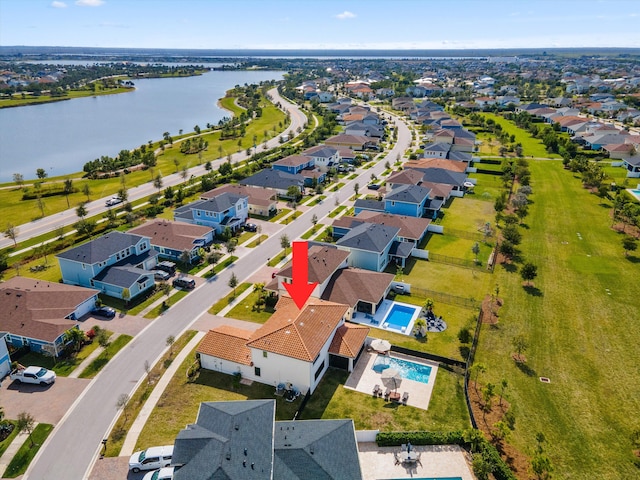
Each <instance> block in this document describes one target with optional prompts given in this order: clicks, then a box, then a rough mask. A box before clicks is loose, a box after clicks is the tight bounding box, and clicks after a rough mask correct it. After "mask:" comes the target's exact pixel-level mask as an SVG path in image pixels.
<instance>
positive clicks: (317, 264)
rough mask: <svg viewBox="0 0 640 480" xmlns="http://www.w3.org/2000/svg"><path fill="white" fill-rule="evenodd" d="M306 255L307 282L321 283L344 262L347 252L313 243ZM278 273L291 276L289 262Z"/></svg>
mask: <svg viewBox="0 0 640 480" xmlns="http://www.w3.org/2000/svg"><path fill="white" fill-rule="evenodd" d="M307 255H308V257H309V282H311V283H313V282H318V283H323V282H324V281H325V280H327V279H328V278H329V277H330V276H331V275H332V274H333V272H335V271H336V269H337V268H338V267H339V266H340V265H341V264H342V263H344V261H345V260H346V259H347V257H348V256H349V252H348V251H346V250H340V249H338V248H335V247H325V246H321V245H314V246H312V247H311V248H309V252H308V254H307ZM278 275H279V276H281V277H285V278H292V271H291V262H289V263H287V264H286V265H285V266H284V267H283V268H282V269H281V270H280V271H279V272H278Z"/></svg>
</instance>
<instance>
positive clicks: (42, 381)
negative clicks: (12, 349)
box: [9, 366, 56, 385]
mask: <svg viewBox="0 0 640 480" xmlns="http://www.w3.org/2000/svg"><path fill="white" fill-rule="evenodd" d="M9 378H10V379H11V380H15V381H16V382H18V383H34V384H36V385H38V384H39V385H51V384H52V383H53V382H55V381H56V373H55V372H52V371H51V370H47V369H46V368H44V367H36V366H31V367H27V368H24V367H23V368H16V369H15V370H13V371H12V372H11V373H10V374H9Z"/></svg>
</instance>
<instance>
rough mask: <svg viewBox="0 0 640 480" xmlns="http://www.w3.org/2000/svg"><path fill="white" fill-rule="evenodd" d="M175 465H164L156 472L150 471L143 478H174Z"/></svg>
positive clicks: (152, 479)
mask: <svg viewBox="0 0 640 480" xmlns="http://www.w3.org/2000/svg"><path fill="white" fill-rule="evenodd" d="M173 469H174V467H164V468H161V469H160V470H156V471H155V472H148V473H146V474H145V476H144V477H142V480H173Z"/></svg>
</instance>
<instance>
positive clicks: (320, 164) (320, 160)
mask: <svg viewBox="0 0 640 480" xmlns="http://www.w3.org/2000/svg"><path fill="white" fill-rule="evenodd" d="M302 155H306V156H307V157H311V158H312V159H313V163H314V166H315V167H316V168H319V169H320V170H322V171H324V172H326V171H328V170H329V168H331V167H333V166H334V165H337V164H338V163H340V152H339V151H338V149H337V148H335V147H330V146H328V145H316V146H314V147H311V148H307V149H306V150H305V151H303V152H302Z"/></svg>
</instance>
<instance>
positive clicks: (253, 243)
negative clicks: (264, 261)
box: [247, 235, 269, 248]
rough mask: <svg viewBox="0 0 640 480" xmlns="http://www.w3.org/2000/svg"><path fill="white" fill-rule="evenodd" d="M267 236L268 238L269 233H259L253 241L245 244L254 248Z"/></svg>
mask: <svg viewBox="0 0 640 480" xmlns="http://www.w3.org/2000/svg"><path fill="white" fill-rule="evenodd" d="M267 238H269V235H260V236H259V237H258V238H256V239H255V240H254V241H253V242H251V243H249V244H247V248H256V247H257V246H258V245H260V244H261V243H262V242H264V241H265V240H266V239H267Z"/></svg>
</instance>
